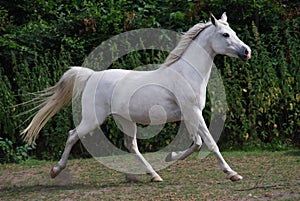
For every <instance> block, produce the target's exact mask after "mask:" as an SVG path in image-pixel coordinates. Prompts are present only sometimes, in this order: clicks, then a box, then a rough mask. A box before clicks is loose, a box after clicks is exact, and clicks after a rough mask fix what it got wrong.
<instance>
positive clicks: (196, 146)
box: [193, 143, 202, 151]
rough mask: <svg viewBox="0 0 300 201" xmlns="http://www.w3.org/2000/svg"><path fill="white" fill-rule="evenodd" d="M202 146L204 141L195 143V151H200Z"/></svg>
mask: <svg viewBox="0 0 300 201" xmlns="http://www.w3.org/2000/svg"><path fill="white" fill-rule="evenodd" d="M201 146H202V143H201V144H194V145H193V151H199V150H200V148H201Z"/></svg>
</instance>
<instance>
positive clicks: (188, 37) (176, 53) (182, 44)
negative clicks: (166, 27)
mask: <svg viewBox="0 0 300 201" xmlns="http://www.w3.org/2000/svg"><path fill="white" fill-rule="evenodd" d="M211 24H212V23H211V22H207V23H199V24H196V25H195V26H193V27H192V28H190V29H189V30H188V31H187V32H185V33H184V34H183V35H182V37H181V39H180V41H179V43H178V45H177V46H176V47H175V48H174V50H172V52H171V53H170V54H169V55H168V57H167V59H166V61H165V62H164V65H165V66H170V65H171V64H173V63H174V62H175V61H177V60H178V59H180V58H181V56H182V55H183V53H184V52H185V50H186V49H187V48H188V46H189V45H190V44H191V42H192V41H193V40H194V39H195V38H196V37H197V36H198V35H199V34H200V32H201V31H203V30H204V29H205V28H207V27H209V26H210V25H211Z"/></svg>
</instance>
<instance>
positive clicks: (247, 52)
mask: <svg viewBox="0 0 300 201" xmlns="http://www.w3.org/2000/svg"><path fill="white" fill-rule="evenodd" d="M238 56H239V58H240V59H241V60H243V61H248V60H249V59H250V58H251V49H250V48H249V47H247V46H243V47H242V48H241V51H240V53H239V55H238Z"/></svg>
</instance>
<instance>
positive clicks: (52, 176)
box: [50, 168, 58, 179]
mask: <svg viewBox="0 0 300 201" xmlns="http://www.w3.org/2000/svg"><path fill="white" fill-rule="evenodd" d="M57 175H58V174H56V173H55V172H54V170H53V168H52V169H51V170H50V176H51V178H52V179H54V178H55V177H56V176H57Z"/></svg>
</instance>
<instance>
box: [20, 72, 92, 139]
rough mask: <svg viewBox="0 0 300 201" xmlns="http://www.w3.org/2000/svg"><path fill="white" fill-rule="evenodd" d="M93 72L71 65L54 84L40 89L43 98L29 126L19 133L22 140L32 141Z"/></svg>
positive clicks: (82, 87) (74, 95)
mask: <svg viewBox="0 0 300 201" xmlns="http://www.w3.org/2000/svg"><path fill="white" fill-rule="evenodd" d="M93 73H94V71H93V70H90V69H88V68H83V67H72V68H71V69H69V70H68V71H67V72H65V74H64V75H63V76H62V78H61V79H60V80H59V82H58V83H57V84H56V85H54V86H53V87H50V88H47V89H45V90H44V91H42V93H41V94H39V97H41V98H42V99H43V102H42V104H40V105H39V106H38V108H40V109H39V111H38V112H37V113H36V115H35V116H34V117H33V119H32V121H31V122H30V124H29V126H28V127H27V128H26V129H24V130H23V131H22V133H21V135H23V136H24V140H25V141H27V142H28V143H29V144H32V143H34V142H35V140H36V139H37V137H38V134H39V132H40V130H41V129H42V128H43V127H44V126H45V124H46V123H47V121H48V120H49V119H50V118H51V117H52V116H54V115H55V114H56V113H57V112H58V111H59V110H60V109H61V108H62V107H63V106H64V105H66V104H67V103H69V102H70V101H71V100H72V98H76V97H77V96H78V95H80V94H81V92H82V91H83V89H84V88H85V85H86V82H87V80H88V79H89V77H90V76H91V75H92V74H93ZM75 82H76V85H75ZM74 86H75V87H74Z"/></svg>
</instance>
